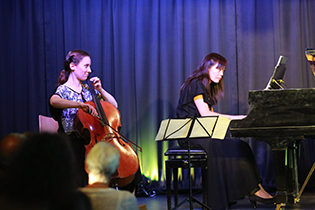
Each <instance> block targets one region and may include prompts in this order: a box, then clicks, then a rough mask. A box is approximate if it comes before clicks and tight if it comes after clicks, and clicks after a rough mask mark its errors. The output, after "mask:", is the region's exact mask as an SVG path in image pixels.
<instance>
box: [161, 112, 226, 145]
mask: <svg viewBox="0 0 315 210" xmlns="http://www.w3.org/2000/svg"><path fill="white" fill-rule="evenodd" d="M230 121H231V120H230V119H229V118H226V117H222V116H215V117H199V118H196V119H195V123H194V126H193V130H192V132H191V134H190V136H189V138H205V137H209V138H216V139H224V137H225V135H226V131H227V129H228V127H229V124H230ZM191 123H192V119H191V118H186V119H165V120H163V121H162V122H161V125H160V128H159V131H158V133H157V135H156V138H155V140H156V141H161V140H166V139H170V140H171V139H184V138H187V135H188V132H189V128H190V126H191Z"/></svg>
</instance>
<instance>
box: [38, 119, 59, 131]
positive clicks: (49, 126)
mask: <svg viewBox="0 0 315 210" xmlns="http://www.w3.org/2000/svg"><path fill="white" fill-rule="evenodd" d="M38 125H39V132H49V133H57V131H58V128H59V125H58V122H57V121H56V120H54V119H53V118H52V117H46V116H44V115H38Z"/></svg>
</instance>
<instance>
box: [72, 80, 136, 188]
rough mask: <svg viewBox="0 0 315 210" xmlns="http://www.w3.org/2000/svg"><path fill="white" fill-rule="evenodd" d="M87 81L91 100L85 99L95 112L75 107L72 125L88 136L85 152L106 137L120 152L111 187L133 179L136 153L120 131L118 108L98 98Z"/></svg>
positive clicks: (90, 83)
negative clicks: (75, 111)
mask: <svg viewBox="0 0 315 210" xmlns="http://www.w3.org/2000/svg"><path fill="white" fill-rule="evenodd" d="M86 83H87V85H88V87H89V89H90V92H91V94H92V97H93V100H92V101H88V102H85V103H88V104H90V105H92V106H94V107H95V109H96V110H97V113H98V116H97V117H93V116H92V115H90V114H89V113H86V112H84V111H83V110H82V109H78V112H77V115H76V117H75V119H74V127H75V128H76V129H77V131H78V133H79V134H80V135H81V136H82V137H83V138H84V139H86V140H87V144H86V146H85V148H86V152H85V156H86V155H87V154H88V153H89V152H90V150H91V149H92V147H93V146H94V145H95V144H96V143H97V142H99V141H106V142H108V143H110V144H111V145H113V146H115V147H116V149H117V150H118V151H119V153H120V159H119V166H118V169H117V173H116V175H115V176H113V177H112V178H111V181H110V185H111V186H112V187H123V186H126V185H128V184H129V183H131V182H132V181H133V180H134V178H135V174H136V172H137V171H138V169H139V158H138V155H137V153H136V152H135V151H134V149H133V148H132V147H131V143H130V142H131V141H130V140H128V139H127V138H126V137H124V136H123V135H121V134H120V133H119V130H120V128H121V121H120V113H119V111H118V110H117V109H116V107H115V106H113V105H112V104H111V103H109V102H107V101H100V100H99V99H98V97H97V94H96V92H95V89H94V86H93V84H92V82H91V81H90V78H89V77H88V78H87V80H86ZM121 137H124V138H125V139H126V140H127V141H129V142H128V143H127V142H125V141H124V140H122V138H121ZM140 149H141V148H140ZM140 151H141V150H140ZM86 170H87V167H86Z"/></svg>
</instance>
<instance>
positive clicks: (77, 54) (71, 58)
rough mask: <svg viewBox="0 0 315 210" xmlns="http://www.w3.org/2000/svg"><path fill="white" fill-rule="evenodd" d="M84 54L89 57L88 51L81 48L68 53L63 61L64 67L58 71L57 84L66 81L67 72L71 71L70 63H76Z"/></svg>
mask: <svg viewBox="0 0 315 210" xmlns="http://www.w3.org/2000/svg"><path fill="white" fill-rule="evenodd" d="M86 56H88V57H91V56H90V55H89V53H87V52H85V51H83V50H71V51H70V52H69V53H68V55H67V56H66V59H65V61H64V63H63V66H64V69H63V70H62V71H61V72H60V75H59V78H58V85H57V86H59V85H62V84H64V83H65V82H67V80H68V77H69V74H70V73H71V69H70V63H74V65H78V64H79V63H80V61H81V60H82V59H83V58H84V57H86Z"/></svg>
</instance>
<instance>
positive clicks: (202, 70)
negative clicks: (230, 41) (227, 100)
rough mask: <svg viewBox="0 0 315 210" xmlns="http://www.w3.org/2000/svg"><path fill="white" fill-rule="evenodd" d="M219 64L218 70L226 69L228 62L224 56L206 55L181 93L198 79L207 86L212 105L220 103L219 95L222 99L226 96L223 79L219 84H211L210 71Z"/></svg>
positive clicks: (185, 83)
mask: <svg viewBox="0 0 315 210" xmlns="http://www.w3.org/2000/svg"><path fill="white" fill-rule="evenodd" d="M217 63H218V67H217V68H220V69H225V67H226V65H227V60H226V59H225V58H224V57H223V56H222V55H220V54H217V53H210V54H208V55H206V56H205V57H204V58H203V60H202V61H201V63H200V64H199V66H198V67H197V68H196V69H195V70H194V71H193V72H192V74H191V75H190V76H189V77H188V78H187V79H186V81H185V82H184V84H183V85H182V87H181V89H180V91H182V90H183V89H184V87H185V86H186V85H187V84H188V85H189V86H190V83H191V81H192V80H193V79H196V78H198V79H199V80H201V81H202V82H203V84H204V85H205V87H206V90H207V93H208V95H209V97H210V101H211V103H212V105H214V104H216V103H217V102H218V95H219V94H220V96H222V97H223V95H224V82H223V77H222V79H221V80H220V81H219V82H218V83H214V82H210V77H209V72H208V70H209V68H211V67H212V66H214V65H215V64H217ZM209 83H210V85H209Z"/></svg>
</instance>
